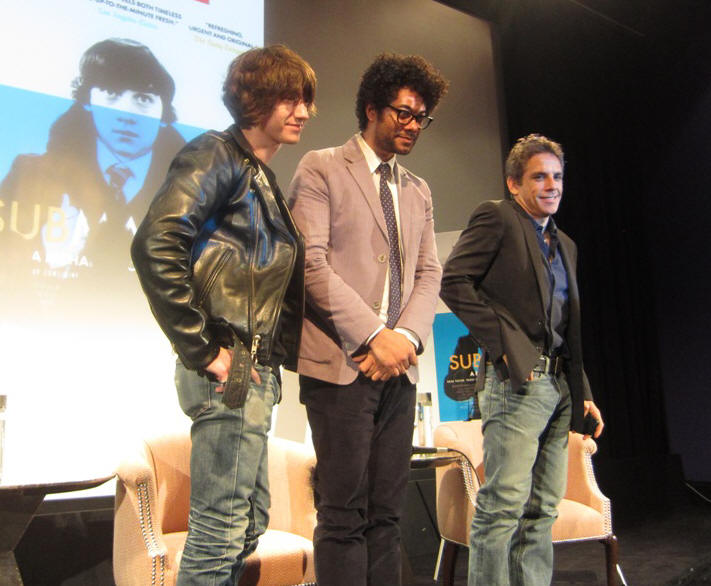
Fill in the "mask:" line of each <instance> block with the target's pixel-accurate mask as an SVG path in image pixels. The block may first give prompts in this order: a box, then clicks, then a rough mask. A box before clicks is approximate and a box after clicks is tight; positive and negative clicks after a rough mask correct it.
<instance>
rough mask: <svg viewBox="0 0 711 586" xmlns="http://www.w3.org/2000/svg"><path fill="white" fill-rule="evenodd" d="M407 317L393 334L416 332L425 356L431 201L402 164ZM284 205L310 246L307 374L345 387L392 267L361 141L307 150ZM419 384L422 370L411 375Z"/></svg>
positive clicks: (302, 362) (433, 286) (303, 356)
mask: <svg viewBox="0 0 711 586" xmlns="http://www.w3.org/2000/svg"><path fill="white" fill-rule="evenodd" d="M397 170H398V172H397V185H398V202H399V215H400V232H401V255H402V306H401V307H402V310H401V315H400V318H399V320H398V322H397V324H396V326H395V327H402V328H406V329H408V330H410V331H412V332H414V333H415V334H416V335H417V337H418V338H419V340H420V342H421V344H420V347H419V348H418V353H419V352H421V351H422V349H423V348H422V344H424V343H425V341H426V339H427V337H428V336H429V332H430V329H431V326H432V321H433V319H434V311H435V307H436V303H437V293H438V291H439V285H440V278H441V272H442V270H441V267H440V264H439V261H438V260H437V249H436V245H435V237H434V220H433V216H432V196H431V193H430V190H429V187H428V186H427V183H426V182H425V181H424V180H422V179H421V178H419V177H417V176H416V175H414V174H413V173H411V172H410V171H408V170H407V169H405V168H404V167H402V166H401V165H400V164H399V162H398V164H397ZM287 199H288V201H289V205H290V207H291V211H292V214H293V216H294V220H295V222H296V224H297V226H298V227H299V229H300V230H301V232H302V234H303V236H304V239H305V244H306V272H305V282H306V317H305V319H304V325H303V332H302V337H301V349H300V352H299V367H298V370H299V372H300V373H301V374H305V375H307V376H310V377H314V378H317V379H320V380H324V381H328V382H332V383H337V384H348V383H351V382H353V381H354V380H355V378H356V376H357V374H358V365H357V364H356V363H355V362H353V360H352V356H353V355H354V353H358V352H359V351H362V349H363V345H364V343H365V341H366V340H367V338H368V337H369V336H370V335H371V334H372V333H373V332H374V331H375V330H376V329H377V328H378V326H380V325H381V324H382V321H381V319H380V318H379V317H378V313H379V311H380V306H381V302H382V299H383V292H384V288H385V279H386V275H387V270H388V259H389V245H388V237H387V228H386V225H385V216H384V214H383V210H382V206H381V204H380V197H379V194H378V192H377V190H376V188H375V185H374V183H373V178H372V175H371V173H370V171H369V169H368V165H367V163H366V160H365V157H364V155H363V152H362V150H361V149H360V146H359V145H358V142H357V139H356V137H355V136H354V137H352V138H351V139H350V140H349V141H348V142H347V143H346V144H344V145H342V146H340V147H334V148H328V149H323V150H318V151H311V152H309V153H307V154H306V155H305V156H304V157H303V159H302V160H301V162H300V163H299V165H298V168H297V170H296V173H295V175H294V178H293V180H292V182H291V185H290V186H289V189H288V195H287ZM408 376H409V378H410V380H411V381H412V382H416V380H417V369H416V368H415V367H412V368H410V369H409V371H408Z"/></svg>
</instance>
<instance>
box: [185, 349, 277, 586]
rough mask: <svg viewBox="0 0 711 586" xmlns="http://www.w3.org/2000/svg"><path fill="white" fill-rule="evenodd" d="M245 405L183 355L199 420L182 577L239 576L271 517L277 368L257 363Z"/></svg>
mask: <svg viewBox="0 0 711 586" xmlns="http://www.w3.org/2000/svg"><path fill="white" fill-rule="evenodd" d="M256 368H257V371H258V372H259V375H260V377H261V379H262V382H261V384H259V385H258V384H256V383H254V382H253V381H250V386H249V390H248V392H247V398H246V401H245V404H244V406H243V407H240V408H237V409H229V408H227V407H226V406H224V405H223V404H222V393H217V392H216V390H215V389H216V387H217V386H218V384H217V383H215V382H211V381H209V380H208V379H207V378H206V377H203V376H199V375H198V374H197V373H196V372H194V371H191V370H188V369H186V368H185V367H184V366H183V365H182V364H181V363H180V362H179V363H178V364H177V366H176V370H175V385H176V388H177V390H178V398H179V400H180V406H181V408H182V409H183V411H184V412H185V413H186V414H187V415H188V416H189V417H190V418H191V419H192V420H193V424H192V429H191V437H192V453H191V456H190V490H191V493H190V516H189V520H188V537H187V540H186V542H185V549H184V550H183V556H182V560H181V563H180V572H179V574H178V585H180V586H188V585H191V586H192V585H200V586H217V585H218V584H236V583H237V580H238V579H239V577H240V575H241V574H242V572H243V570H244V566H245V559H246V558H247V556H248V555H249V554H250V553H252V552H253V551H254V550H255V549H256V547H257V540H258V538H259V536H260V535H261V534H262V533H264V531H265V530H266V528H267V524H268V521H269V514H268V511H269V504H270V501H269V479H268V475H267V432H268V431H269V428H270V426H271V415H272V408H273V406H274V404H275V403H276V402H277V401H278V399H279V394H280V389H279V384H278V382H277V379H276V377H275V376H274V374H273V373H272V370H271V368H269V367H263V366H257V367H256Z"/></svg>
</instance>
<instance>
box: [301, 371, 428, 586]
mask: <svg viewBox="0 0 711 586" xmlns="http://www.w3.org/2000/svg"><path fill="white" fill-rule="evenodd" d="M300 383H301V402H302V403H304V405H306V412H307V415H308V418H309V424H310V425H311V432H312V438H313V443H314V449H315V451H316V458H317V464H316V473H315V475H314V501H315V504H316V510H317V521H318V522H317V526H316V529H315V531H314V557H315V565H316V580H317V582H318V584H319V586H366V585H367V586H397V585H399V584H400V527H399V521H400V516H401V514H402V509H403V506H404V501H405V491H406V488H407V480H408V476H409V470H410V454H411V450H412V433H413V425H414V419H415V385H413V384H412V383H410V381H409V380H408V378H407V377H406V376H402V377H399V378H396V379H391V380H389V381H387V382H385V383H383V382H373V381H371V380H369V379H367V378H366V377H364V376H362V375H359V376H358V378H357V379H356V380H355V381H354V382H353V383H351V384H349V385H336V384H332V383H327V382H323V381H320V380H317V379H313V378H309V377H305V376H302V377H300Z"/></svg>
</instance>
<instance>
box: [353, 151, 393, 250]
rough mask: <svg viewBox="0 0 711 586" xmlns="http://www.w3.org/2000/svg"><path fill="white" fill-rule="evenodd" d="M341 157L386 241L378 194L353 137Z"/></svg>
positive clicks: (383, 218) (361, 152)
mask: <svg viewBox="0 0 711 586" xmlns="http://www.w3.org/2000/svg"><path fill="white" fill-rule="evenodd" d="M343 157H344V159H345V161H346V168H347V169H348V172H349V173H350V174H351V176H352V177H353V179H354V181H355V182H356V184H357V185H358V188H359V189H360V192H361V193H362V194H363V197H364V198H365V201H366V202H367V204H368V207H369V208H370V211H371V212H372V214H373V217H374V218H375V222H376V224H378V226H379V227H380V230H381V232H382V233H383V236H384V237H385V239H386V240H387V238H388V229H387V226H386V225H385V215H384V214H383V206H382V205H380V194H379V193H378V192H377V191H376V190H375V185H374V184H373V177H372V175H371V173H370V170H369V169H368V164H367V163H366V162H365V157H364V156H363V151H361V150H360V146H358V142H357V140H356V138H355V137H353V138H351V139H350V140H349V141H348V142H347V143H346V144H344V145H343Z"/></svg>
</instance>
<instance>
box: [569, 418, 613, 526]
mask: <svg viewBox="0 0 711 586" xmlns="http://www.w3.org/2000/svg"><path fill="white" fill-rule="evenodd" d="M595 452H597V444H596V443H595V440H593V439H592V438H588V439H583V436H582V435H580V434H579V433H574V432H571V433H570V434H569V436H568V487H567V490H566V494H565V498H566V499H568V500H571V501H575V502H578V503H581V504H584V505H587V506H588V507H591V508H593V509H595V510H596V511H598V512H599V513H602V514H603V515H604V514H606V513H609V509H610V499H608V498H607V497H606V496H605V495H604V494H602V491H601V490H600V487H599V486H598V484H597V480H596V479H595V472H594V470H593V465H592V455H593V454H594V453H595Z"/></svg>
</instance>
